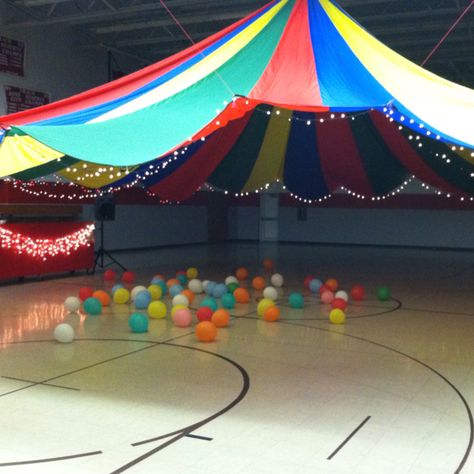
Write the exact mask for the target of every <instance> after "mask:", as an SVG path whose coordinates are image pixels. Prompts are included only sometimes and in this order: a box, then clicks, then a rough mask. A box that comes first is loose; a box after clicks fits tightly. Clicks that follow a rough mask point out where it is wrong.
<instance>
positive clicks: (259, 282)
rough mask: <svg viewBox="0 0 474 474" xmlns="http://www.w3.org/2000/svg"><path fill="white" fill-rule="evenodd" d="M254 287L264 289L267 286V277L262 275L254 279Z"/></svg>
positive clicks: (259, 289) (258, 289)
mask: <svg viewBox="0 0 474 474" xmlns="http://www.w3.org/2000/svg"><path fill="white" fill-rule="evenodd" d="M252 287H253V289H254V290H257V291H262V290H263V289H264V288H265V278H263V277H261V276H256V277H255V278H254V279H253V280H252Z"/></svg>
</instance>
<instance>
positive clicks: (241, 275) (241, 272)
mask: <svg viewBox="0 0 474 474" xmlns="http://www.w3.org/2000/svg"><path fill="white" fill-rule="evenodd" d="M235 276H236V277H237V279H238V280H239V281H243V280H246V279H247V278H248V277H249V271H248V270H247V269H246V268H244V267H240V268H237V270H236V271H235Z"/></svg>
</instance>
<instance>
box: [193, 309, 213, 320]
mask: <svg viewBox="0 0 474 474" xmlns="http://www.w3.org/2000/svg"><path fill="white" fill-rule="evenodd" d="M212 313H213V311H212V309H211V308H209V306H202V307H201V308H199V309H198V310H197V313H196V318H197V319H198V321H210V320H211V319H212Z"/></svg>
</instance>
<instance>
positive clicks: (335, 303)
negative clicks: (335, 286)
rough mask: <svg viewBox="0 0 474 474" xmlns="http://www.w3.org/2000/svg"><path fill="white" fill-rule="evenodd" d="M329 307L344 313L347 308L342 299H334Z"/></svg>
mask: <svg viewBox="0 0 474 474" xmlns="http://www.w3.org/2000/svg"><path fill="white" fill-rule="evenodd" d="M331 307H332V308H333V309H334V308H338V309H340V310H342V311H345V310H346V308H347V301H346V300H343V299H342V298H334V300H333V301H332V303H331Z"/></svg>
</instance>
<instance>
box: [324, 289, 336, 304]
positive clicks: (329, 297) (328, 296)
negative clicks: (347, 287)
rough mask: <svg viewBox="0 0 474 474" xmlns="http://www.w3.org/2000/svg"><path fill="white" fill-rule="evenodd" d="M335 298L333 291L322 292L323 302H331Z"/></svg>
mask: <svg viewBox="0 0 474 474" xmlns="http://www.w3.org/2000/svg"><path fill="white" fill-rule="evenodd" d="M333 300H334V293H333V292H332V291H323V292H322V294H321V303H324V304H330V303H332V302H333Z"/></svg>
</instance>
